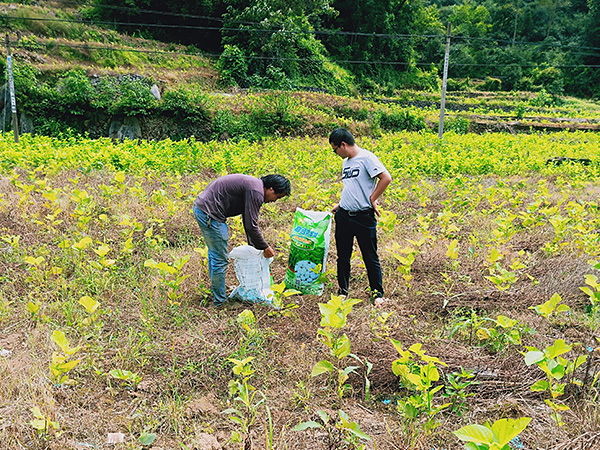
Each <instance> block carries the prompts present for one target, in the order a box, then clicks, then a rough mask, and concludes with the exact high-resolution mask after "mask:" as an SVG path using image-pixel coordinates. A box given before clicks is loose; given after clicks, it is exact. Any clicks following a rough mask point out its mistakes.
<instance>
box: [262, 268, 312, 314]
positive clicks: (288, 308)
mask: <svg viewBox="0 0 600 450" xmlns="http://www.w3.org/2000/svg"><path fill="white" fill-rule="evenodd" d="M319 271H320V269H319ZM271 290H272V291H273V301H272V303H273V306H274V307H275V308H276V310H275V311H271V312H270V313H269V315H281V316H285V317H292V316H293V314H294V312H293V311H294V310H295V309H296V308H298V304H297V303H295V302H290V303H286V299H287V298H288V297H291V296H292V295H297V294H301V293H302V292H300V291H298V290H296V289H286V288H285V283H279V284H273V285H271Z"/></svg>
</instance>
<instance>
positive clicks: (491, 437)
mask: <svg viewBox="0 0 600 450" xmlns="http://www.w3.org/2000/svg"><path fill="white" fill-rule="evenodd" d="M529 422H531V418H529V417H521V418H520V419H500V420H497V421H496V422H494V424H493V425H490V424H489V423H486V424H484V425H467V426H466V427H462V428H460V429H458V430H456V431H454V434H455V435H456V437H458V438H459V439H460V440H461V441H463V442H466V444H465V449H466V450H511V447H510V441H512V440H513V439H515V438H516V437H517V436H518V435H519V434H520V433H521V432H522V431H523V430H524V429H525V428H527V425H529Z"/></svg>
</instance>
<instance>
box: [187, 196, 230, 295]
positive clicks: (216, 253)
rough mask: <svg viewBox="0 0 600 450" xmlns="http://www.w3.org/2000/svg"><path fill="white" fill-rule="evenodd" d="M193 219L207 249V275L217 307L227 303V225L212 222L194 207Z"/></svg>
mask: <svg viewBox="0 0 600 450" xmlns="http://www.w3.org/2000/svg"><path fill="white" fill-rule="evenodd" d="M194 217H195V218H196V221H197V222H198V225H200V229H201V230H202V235H203V236H204V242H205V243H206V246H207V247H208V275H209V276H210V282H211V288H212V293H213V301H214V304H215V306H219V305H221V304H223V303H225V301H227V294H226V293H225V272H226V271H227V264H228V263H229V256H228V253H227V241H228V239H229V234H228V231H227V224H226V223H224V222H217V221H216V220H212V219H211V218H209V217H208V215H206V213H205V212H204V211H202V210H200V209H198V208H197V207H196V206H195V205H194Z"/></svg>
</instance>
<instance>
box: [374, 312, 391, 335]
mask: <svg viewBox="0 0 600 450" xmlns="http://www.w3.org/2000/svg"><path fill="white" fill-rule="evenodd" d="M393 314H394V313H393V312H386V311H378V310H377V309H373V310H372V311H371V333H373V336H375V337H374V338H373V341H374V342H378V341H381V340H384V339H387V338H389V337H390V332H391V331H392V326H391V325H389V324H388V320H389V319H390V317H391V316H392V315H393Z"/></svg>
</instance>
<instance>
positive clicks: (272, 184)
mask: <svg viewBox="0 0 600 450" xmlns="http://www.w3.org/2000/svg"><path fill="white" fill-rule="evenodd" d="M261 180H262V182H263V187H264V189H265V203H271V202H274V201H276V200H279V199H280V198H283V197H286V196H288V195H290V194H291V192H292V187H291V185H290V180H288V179H287V178H286V177H284V176H283V175H277V174H273V175H265V176H264V177H262V178H261Z"/></svg>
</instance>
